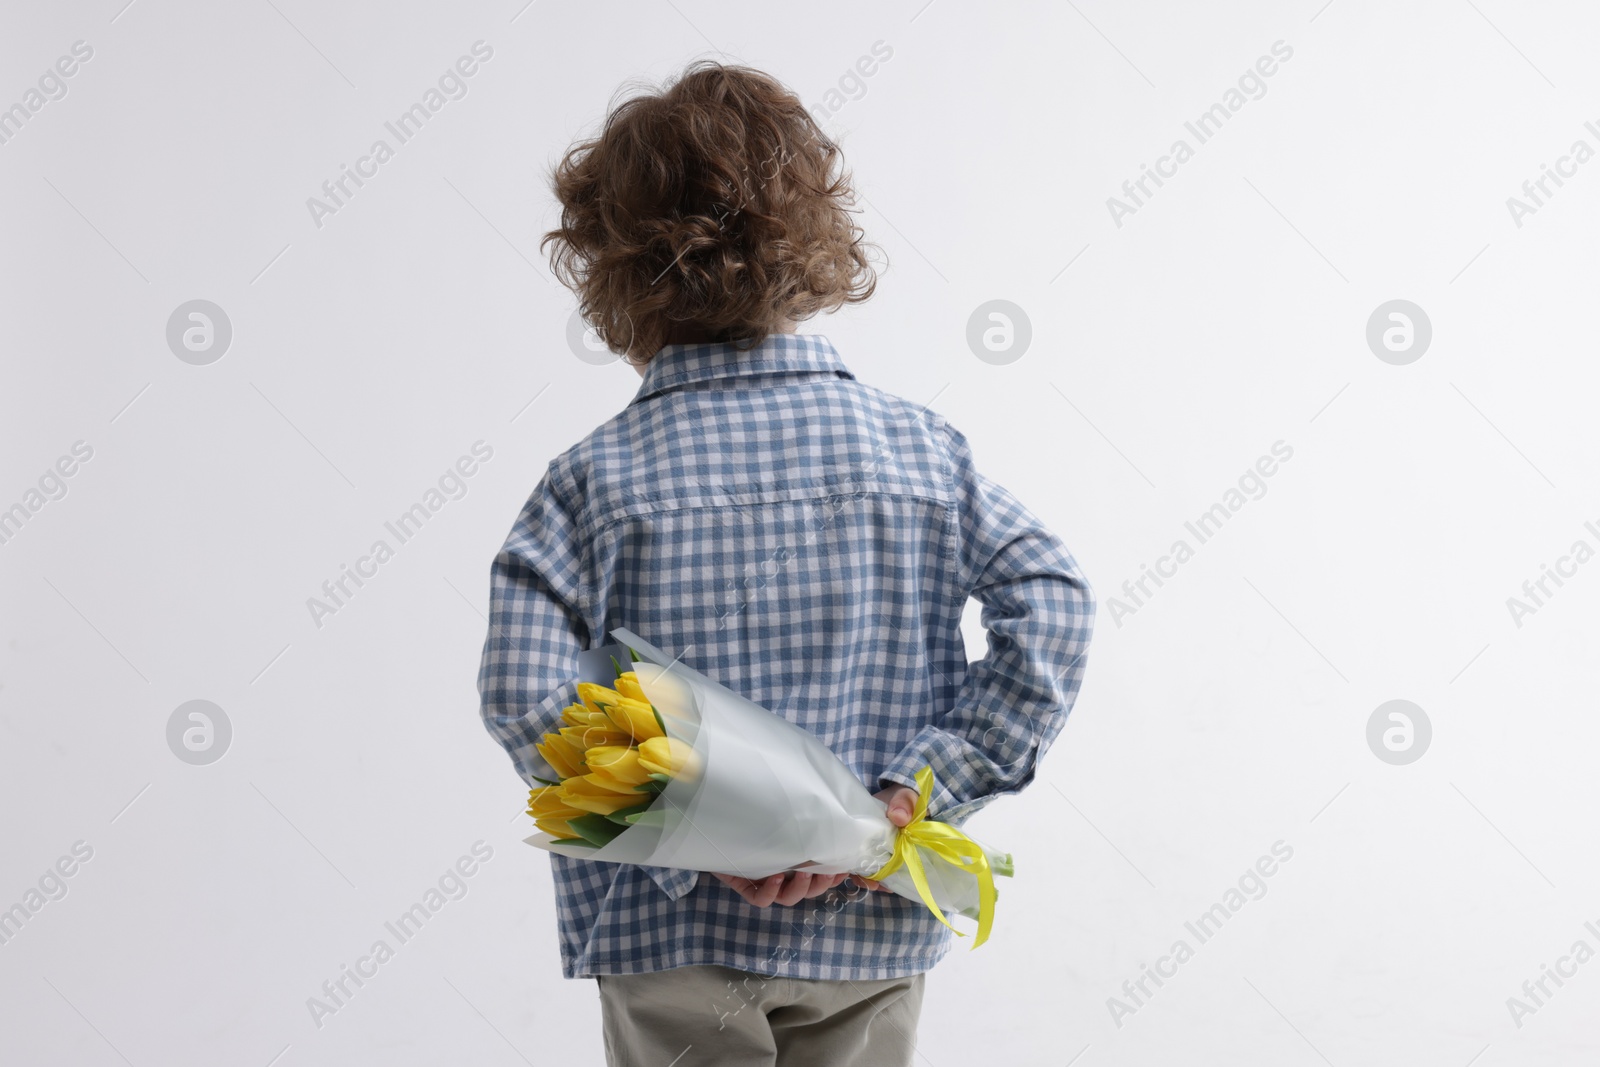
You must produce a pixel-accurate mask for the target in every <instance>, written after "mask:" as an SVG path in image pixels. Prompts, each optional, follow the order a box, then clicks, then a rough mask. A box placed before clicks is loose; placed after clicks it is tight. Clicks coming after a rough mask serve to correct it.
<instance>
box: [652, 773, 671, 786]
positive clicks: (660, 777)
mask: <svg viewBox="0 0 1600 1067" xmlns="http://www.w3.org/2000/svg"><path fill="white" fill-rule="evenodd" d="M650 777H652V778H654V779H655V780H656V781H658V782H660V783H661V784H663V785H665V784H666V783H668V782H670V781H672V775H670V774H657V773H656V772H655V771H651V772H650Z"/></svg>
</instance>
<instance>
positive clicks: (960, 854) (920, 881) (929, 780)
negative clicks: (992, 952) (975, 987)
mask: <svg viewBox="0 0 1600 1067" xmlns="http://www.w3.org/2000/svg"><path fill="white" fill-rule="evenodd" d="M916 780H917V806H916V809H915V810H914V811H913V812H912V813H911V821H910V822H908V823H906V825H904V826H902V827H901V828H900V832H899V833H898V834H896V835H895V839H894V855H893V856H892V857H890V859H889V862H888V863H885V864H884V865H883V866H882V867H881V868H879V869H878V870H877V871H874V872H873V873H872V874H869V875H868V876H867V877H868V878H871V879H873V880H874V881H882V880H883V879H884V878H885V877H887V876H888V875H891V874H893V873H894V872H895V871H897V870H899V869H900V867H901V866H902V865H903V866H904V867H905V868H906V870H907V871H909V872H910V873H911V881H912V884H913V885H915V886H916V887H917V893H918V894H919V895H921V897H922V902H923V903H924V904H926V905H927V906H928V910H929V911H931V912H933V914H934V915H935V916H936V917H937V918H938V920H939V921H940V922H942V923H944V924H945V925H946V926H950V920H949V919H946V918H945V917H944V912H942V911H940V910H939V903H938V901H936V900H934V899H933V890H932V889H930V888H929V887H928V876H927V874H926V873H925V872H924V870H923V867H922V856H921V854H920V852H919V850H920V849H927V850H928V851H929V852H931V853H933V854H934V855H935V856H938V857H939V858H940V859H942V860H945V861H946V862H948V863H952V864H954V865H955V866H957V867H960V868H962V869H963V870H966V871H968V872H969V873H971V874H972V875H973V877H975V878H977V879H978V934H977V937H976V938H975V939H974V940H973V942H972V947H973V948H977V947H978V946H979V945H981V944H983V943H984V942H985V941H987V940H988V939H989V928H990V927H991V926H992V925H993V924H994V898H995V892H994V871H992V870H991V869H990V867H989V857H988V855H987V854H986V853H985V852H984V851H983V846H981V845H979V844H978V843H977V842H976V841H974V840H972V838H970V837H968V836H967V835H966V834H964V833H962V832H961V831H960V830H958V829H956V828H955V827H954V826H951V825H950V824H948V823H942V822H935V821H934V820H932V819H927V818H924V816H925V815H927V813H928V802H929V801H930V800H931V799H933V768H932V767H924V768H922V770H920V771H918V772H917V776H916ZM950 929H951V930H954V931H955V935H956V936H957V937H965V936H967V935H966V934H963V933H962V932H961V931H960V930H956V928H955V927H954V926H950Z"/></svg>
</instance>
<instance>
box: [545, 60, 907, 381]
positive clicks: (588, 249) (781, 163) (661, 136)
mask: <svg viewBox="0 0 1600 1067" xmlns="http://www.w3.org/2000/svg"><path fill="white" fill-rule="evenodd" d="M836 166H837V173H836V172H835V169H836ZM551 185H552V187H553V188H554V191H555V195H556V199H557V200H558V201H559V202H560V204H561V225H560V226H559V227H558V228H557V229H554V230H551V231H549V232H548V233H546V234H545V235H544V237H543V239H542V240H541V241H540V244H539V247H540V248H541V250H542V249H544V248H545V247H546V246H547V245H553V246H554V247H553V248H552V249H551V251H550V253H549V255H550V266H551V269H552V271H553V272H554V273H555V275H556V276H557V277H558V278H559V279H560V280H561V281H562V283H563V284H565V285H566V286H567V287H568V288H570V289H572V290H573V291H574V292H575V293H576V294H577V296H578V300H579V309H580V311H581V313H582V315H583V317H584V319H585V320H586V321H587V322H588V323H589V325H590V327H591V328H592V329H593V330H594V332H595V334H596V335H598V336H599V337H600V339H601V340H602V341H604V342H605V343H606V345H607V346H608V347H609V348H610V349H611V350H612V351H613V352H618V353H621V354H623V355H624V356H625V357H626V358H627V360H628V361H629V362H630V363H633V364H634V365H636V366H639V365H643V364H645V363H648V362H649V361H650V358H651V357H652V356H654V355H655V353H656V352H657V351H658V350H659V349H660V348H661V346H662V345H663V344H667V343H669V342H670V341H671V340H672V339H673V338H675V337H682V336H686V335H692V336H693V338H694V339H696V340H711V341H725V342H732V343H734V344H735V346H736V347H738V348H739V349H740V350H748V349H750V348H753V347H754V346H755V345H757V344H759V343H760V342H761V341H762V340H763V339H764V338H766V337H767V336H768V335H769V334H771V333H773V332H775V331H776V329H777V328H778V327H779V326H781V325H783V324H785V323H787V322H791V321H793V322H798V321H801V320H804V319H808V318H810V317H811V316H813V315H815V314H817V313H818V312H819V311H831V310H834V309H836V308H838V307H840V306H842V305H844V304H855V303H860V302H862V301H864V300H867V299H869V298H870V297H871V296H872V293H873V291H874V289H875V288H876V287H877V274H876V272H875V271H874V270H873V268H872V267H871V265H870V264H869V263H868V259H867V255H866V251H867V249H869V248H872V247H873V246H871V245H867V244H865V243H864V241H863V234H862V231H861V229H860V227H858V226H857V225H856V224H855V219H854V218H853V215H852V212H851V210H850V209H851V208H852V207H854V204H855V193H854V190H853V189H852V187H851V184H850V175H849V173H848V171H846V170H844V168H843V157H842V155H841V153H840V151H839V148H838V146H837V145H836V144H834V142H833V141H832V140H831V139H829V138H828V137H827V136H826V135H825V134H824V133H823V132H822V130H821V128H820V127H819V126H818V125H817V123H816V121H815V120H814V119H813V118H812V117H811V115H810V114H809V113H808V112H807V110H806V109H805V107H804V106H803V105H802V104H801V102H800V100H799V99H798V98H797V97H796V96H795V95H794V94H793V93H791V92H790V91H789V90H787V89H785V88H784V87H783V86H782V85H780V84H779V83H778V82H777V81H775V80H774V79H773V78H771V77H770V76H768V75H766V74H763V73H762V72H760V71H758V70H753V69H751V68H749V67H743V66H725V65H723V64H721V63H717V62H713V61H710V60H703V61H701V62H698V63H694V64H692V65H690V66H689V67H688V69H687V70H685V71H684V72H683V74H682V75H680V76H679V77H678V78H677V79H676V81H674V82H671V83H670V84H669V85H667V86H666V87H665V88H664V89H662V90H661V91H660V92H650V93H647V94H645V95H640V96H635V97H632V98H631V99H628V100H626V101H624V102H623V103H621V104H619V105H617V106H616V107H614V108H612V109H611V111H610V113H609V114H608V115H607V117H606V120H605V124H604V127H603V129H602V130H601V132H600V133H599V135H598V136H596V137H594V138H592V139H589V140H584V141H580V142H578V143H576V144H575V145H573V146H572V147H571V148H570V149H569V150H568V151H567V153H566V155H565V156H564V157H562V159H561V161H560V163H559V164H557V165H556V167H555V168H554V170H553V172H552V174H551Z"/></svg>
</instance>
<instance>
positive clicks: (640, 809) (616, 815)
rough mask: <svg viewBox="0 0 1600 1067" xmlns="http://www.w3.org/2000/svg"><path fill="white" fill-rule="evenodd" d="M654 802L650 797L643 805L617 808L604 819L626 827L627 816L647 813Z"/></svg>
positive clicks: (653, 798)
mask: <svg viewBox="0 0 1600 1067" xmlns="http://www.w3.org/2000/svg"><path fill="white" fill-rule="evenodd" d="M655 802H656V798H655V797H651V798H650V799H649V800H647V801H645V802H644V803H643V804H635V805H634V806H633V807H631V808H618V809H617V810H616V811H614V812H612V813H611V814H610V815H607V816H606V818H608V819H610V820H611V821H612V822H614V823H620V824H622V825H624V826H626V825H628V816H630V815H642V814H644V813H645V812H647V811H649V810H650V808H651V807H653V806H654V805H655ZM568 825H569V826H570V825H571V824H570V823H568Z"/></svg>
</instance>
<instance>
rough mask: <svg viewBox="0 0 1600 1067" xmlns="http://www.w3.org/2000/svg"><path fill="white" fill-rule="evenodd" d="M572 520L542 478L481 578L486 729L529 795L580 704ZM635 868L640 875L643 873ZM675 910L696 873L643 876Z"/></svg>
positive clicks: (577, 568) (585, 602)
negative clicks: (571, 710) (545, 743)
mask: <svg viewBox="0 0 1600 1067" xmlns="http://www.w3.org/2000/svg"><path fill="white" fill-rule="evenodd" d="M577 530H578V525H577V520H576V518H575V514H574V512H573V511H572V510H571V509H570V508H569V507H568V506H567V505H566V503H565V501H564V499H563V494H562V493H561V492H560V491H559V489H558V481H557V478H556V474H555V471H554V469H553V468H552V469H550V470H547V471H546V472H545V475H544V477H543V478H541V479H540V480H539V484H538V486H537V487H536V488H535V489H534V491H533V495H532V496H531V497H529V499H528V502H527V504H526V505H524V506H523V509H522V512H521V514H519V515H518V516H517V521H516V524H515V525H514V526H513V527H512V529H511V535H510V536H509V537H508V538H507V539H506V543H505V545H504V547H502V548H501V550H500V552H499V553H498V554H497V555H496V556H495V558H494V564H493V566H492V567H491V569H490V574H489V633H488V637H487V638H486V639H485V641H484V646H483V660H482V663H481V665H480V667H479V670H478V695H479V698H480V701H481V704H480V712H481V714H482V717H483V724H484V727H485V728H486V729H487V730H488V731H489V734H490V736H492V737H493V738H494V739H495V740H496V741H498V742H500V745H501V746H502V747H503V748H504V749H505V750H506V752H507V754H509V755H510V757H511V763H512V765H513V766H514V767H515V768H516V771H517V773H518V774H519V775H521V777H522V779H523V781H524V782H526V783H527V784H528V786H529V788H532V787H534V786H536V785H539V784H540V783H539V782H538V781H537V780H536V779H537V778H544V779H546V780H549V781H555V780H557V779H559V778H560V775H559V774H558V773H557V772H556V771H555V769H554V768H552V767H551V766H550V765H549V764H547V763H546V762H545V761H544V758H543V757H542V756H540V755H539V753H538V750H537V749H536V748H535V747H534V746H535V745H536V744H538V743H539V741H540V740H542V739H543V737H544V735H545V734H546V733H547V732H553V731H555V730H558V729H560V727H561V712H562V710H563V709H564V708H566V706H567V705H569V704H573V703H577V701H578V681H577V670H578V653H579V652H581V651H583V650H584V649H586V648H588V647H589V646H590V641H591V635H590V633H589V628H588V625H587V624H586V623H585V622H584V620H585V619H587V618H593V617H595V616H594V615H593V614H592V613H591V612H590V611H588V610H587V609H588V606H589V593H588V590H587V587H586V585H585V581H586V579H585V569H584V558H583V548H582V544H581V542H580V541H579V540H578V534H577ZM641 866H642V865H641ZM643 870H645V871H646V872H647V873H649V875H650V877H651V878H652V879H653V880H654V881H655V883H656V884H657V885H658V886H660V887H661V889H662V890H663V891H664V892H666V894H667V895H668V896H669V897H671V898H672V899H674V900H676V899H678V898H680V897H682V896H683V895H684V894H686V893H688V892H689V890H690V889H692V888H694V886H695V884H696V883H697V882H698V881H699V878H700V872H699V871H690V870H682V869H679V868H673V867H651V866H643Z"/></svg>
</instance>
